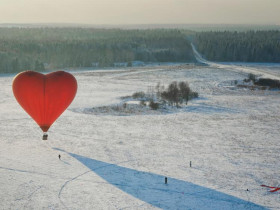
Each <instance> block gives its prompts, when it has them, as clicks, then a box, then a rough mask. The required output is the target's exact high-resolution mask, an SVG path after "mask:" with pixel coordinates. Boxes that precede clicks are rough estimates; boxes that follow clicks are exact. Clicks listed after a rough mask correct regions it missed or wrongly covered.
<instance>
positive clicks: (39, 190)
mask: <svg viewBox="0 0 280 210" xmlns="http://www.w3.org/2000/svg"><path fill="white" fill-rule="evenodd" d="M252 71H254V72H255V73H258V74H265V75H266V76H267V75H268V76H269V75H270V76H271V77H273V78H276V77H278V78H279V77H280V65H274V66H266V65H261V66H247V65H240V64H238V65H234V64H226V65H225V64H209V66H194V65H178V66H158V67H157V66H153V67H141V68H132V69H125V70H114V71H112V70H107V71H88V72H81V73H78V72H75V73H74V75H75V77H76V78H77V81H78V86H79V87H78V92H77V95H76V98H75V100H74V101H73V103H72V105H71V106H70V107H69V108H68V109H67V110H66V111H65V112H64V113H63V115H62V116H61V117H60V118H59V119H58V120H57V121H56V122H55V123H54V124H53V126H52V127H51V129H50V131H49V140H48V141H42V140H41V137H42V132H41V130H40V129H39V128H38V126H37V125H36V124H35V123H34V122H33V120H32V119H31V118H30V117H29V116H28V115H27V114H26V113H25V112H24V111H23V110H22V109H21V107H20V106H19V105H18V104H17V102H16V100H15V99H14V97H13V94H12V88H11V84H12V79H13V76H3V77H0V82H1V89H0V95H1V98H0V115H1V119H0V132H1V137H0V173H1V176H0V203H1V206H0V209H157V208H162V209H265V208H268V209H279V208H280V193H279V191H278V192H274V193H271V192H269V191H268V189H266V188H263V187H261V186H260V185H262V184H265V185H269V186H274V187H277V186H280V173H279V172H280V154H279V151H280V141H279V134H280V131H279V127H280V113H279V110H280V94H279V93H280V92H279V91H250V90H247V89H230V88H227V87H224V85H222V84H224V83H225V82H228V81H233V80H238V79H244V78H245V77H246V75H247V73H248V72H252ZM172 81H188V82H189V84H190V86H191V88H192V89H193V90H194V91H197V92H198V93H199V95H200V97H199V98H198V99H196V100H193V101H191V102H190V103H189V105H188V107H187V108H186V109H182V110H180V111H177V112H174V113H165V114H157V113H150V114H143V115H141V114H131V115H128V116H120V115H110V114H106V115H103V114H100V115H98V114H94V113H87V112H86V110H88V109H89V108H92V107H99V106H107V105H112V104H118V103H119V102H120V97H121V96H126V95H131V94H132V93H134V92H136V91H147V87H148V86H155V85H156V84H157V83H158V82H161V83H162V84H165V85H167V84H169V83H170V82H172ZM58 154H61V156H62V159H61V160H59V159H58ZM190 161H191V162H192V167H191V168H190ZM165 177H168V184H167V185H166V184H165V183H164V178H165ZM247 189H248V191H247Z"/></svg>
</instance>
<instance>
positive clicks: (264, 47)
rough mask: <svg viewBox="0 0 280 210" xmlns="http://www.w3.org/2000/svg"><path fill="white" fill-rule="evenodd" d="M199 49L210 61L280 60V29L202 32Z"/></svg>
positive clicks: (197, 45) (199, 38) (197, 39)
mask: <svg viewBox="0 0 280 210" xmlns="http://www.w3.org/2000/svg"><path fill="white" fill-rule="evenodd" d="M195 45H196V47H197V50H198V51H199V52H200V53H201V54H202V55H203V56H204V57H205V58H206V59H208V60H210V61H221V62H280V31H279V30H271V31H247V32H237V31H235V32H229V31H224V32H213V31H211V32H200V33H197V34H196V35H195Z"/></svg>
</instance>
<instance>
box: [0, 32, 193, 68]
mask: <svg viewBox="0 0 280 210" xmlns="http://www.w3.org/2000/svg"><path fill="white" fill-rule="evenodd" d="M136 60H137V61H143V62H193V61H194V60H195V59H194V56H193V53H192V50H191V46H190V43H189V42H188V41H187V40H186V38H185V35H184V34H183V33H182V32H181V31H179V30H175V29H154V30H121V29H90V28H0V72H1V73H9V72H20V71H23V70H36V71H43V70H45V69H46V70H48V69H58V68H77V67H78V68H80V67H92V66H98V67H111V66H114V63H115V62H127V63H131V62H132V61H136Z"/></svg>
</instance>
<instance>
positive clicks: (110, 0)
mask: <svg viewBox="0 0 280 210" xmlns="http://www.w3.org/2000/svg"><path fill="white" fill-rule="evenodd" d="M0 23H78V24H262V25H280V0H0Z"/></svg>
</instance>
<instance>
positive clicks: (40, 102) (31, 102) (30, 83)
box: [13, 71, 77, 140]
mask: <svg viewBox="0 0 280 210" xmlns="http://www.w3.org/2000/svg"><path fill="white" fill-rule="evenodd" d="M76 92H77V81H76V79H75V77H74V76H73V75H72V74H70V73H67V72H64V71H56V72H52V73H49V74H46V75H44V74H41V73H38V72H34V71H24V72H21V73H19V74H17V75H16V76H15V78H14V80H13V93H14V96H15V98H16V100H17V101H18V103H19V104H20V105H21V106H22V108H23V109H24V110H25V111H26V112H27V113H28V114H29V115H30V116H31V117H32V118H33V119H34V121H35V122H36V123H37V124H38V125H39V126H40V128H41V129H42V131H43V132H44V135H43V140H47V134H46V132H47V131H48V130H49V128H50V127H51V125H52V124H53V123H54V121H55V120H56V119H57V118H58V117H59V116H60V115H61V114H62V113H63V112H64V110H65V109H66V108H67V107H68V106H69V105H70V104H71V102H72V101H73V99H74V97H75V95H76Z"/></svg>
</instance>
